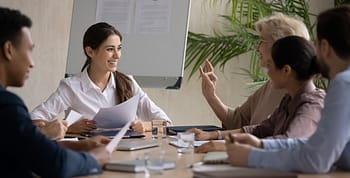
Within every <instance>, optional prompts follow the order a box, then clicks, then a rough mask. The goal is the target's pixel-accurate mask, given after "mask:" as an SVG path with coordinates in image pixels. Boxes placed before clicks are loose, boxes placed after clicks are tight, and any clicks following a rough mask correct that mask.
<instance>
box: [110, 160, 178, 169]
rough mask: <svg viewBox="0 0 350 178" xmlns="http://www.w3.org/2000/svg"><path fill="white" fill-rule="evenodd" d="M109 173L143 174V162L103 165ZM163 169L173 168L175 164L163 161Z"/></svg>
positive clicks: (130, 161)
mask: <svg viewBox="0 0 350 178" xmlns="http://www.w3.org/2000/svg"><path fill="white" fill-rule="evenodd" d="M104 168H105V169H106V170H109V171H123V172H144V171H145V160H143V159H136V160H127V161H112V162H109V163H107V164H106V165H105V167H104ZM163 168H164V169H173V168H175V162H174V161H169V160H165V161H164V164H163Z"/></svg>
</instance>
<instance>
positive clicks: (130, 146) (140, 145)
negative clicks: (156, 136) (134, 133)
mask: <svg viewBox="0 0 350 178" xmlns="http://www.w3.org/2000/svg"><path fill="white" fill-rule="evenodd" d="M157 146H159V143H158V141H157V140H139V139H137V140H121V141H120V142H119V144H118V146H117V150H119V151H133V150H140V149H145V148H152V147H157Z"/></svg>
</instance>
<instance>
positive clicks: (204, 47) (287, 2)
mask: <svg viewBox="0 0 350 178" xmlns="http://www.w3.org/2000/svg"><path fill="white" fill-rule="evenodd" d="M211 2H213V3H212V4H213V5H215V4H216V3H223V2H225V3H227V4H228V5H231V7H232V13H231V15H230V16H221V17H223V18H225V19H226V20H228V21H229V22H230V23H229V24H230V26H229V27H228V28H227V33H226V34H220V33H216V34H215V35H214V36H209V35H206V34H197V33H194V32H189V33H188V40H187V49H186V62H185V68H186V69H187V68H189V67H190V66H191V67H192V69H191V72H190V76H192V75H193V74H194V73H195V72H197V70H198V68H199V66H200V65H201V64H203V62H204V60H205V59H209V60H210V62H211V63H212V64H213V66H217V65H219V66H220V68H221V69H224V66H225V64H226V62H227V61H229V60H232V59H234V58H235V57H237V56H239V55H241V54H244V53H247V52H250V53H251V57H250V67H249V69H242V71H243V73H244V74H245V75H248V76H249V77H250V78H251V79H252V83H253V84H254V85H260V84H262V83H264V81H266V80H267V79H268V78H267V76H266V74H265V73H263V72H261V70H260V65H259V59H258V57H257V54H256V50H255V49H256V45H257V42H258V39H259V37H258V35H257V34H256V33H255V32H254V23H255V22H256V21H257V20H258V19H261V18H263V17H266V16H270V15H272V14H273V13H274V12H282V13H284V14H287V15H290V16H297V17H298V18H300V19H302V20H303V21H304V23H305V25H306V26H307V28H308V29H309V32H310V36H311V37H314V35H313V28H314V24H313V23H312V22H311V19H310V18H311V17H312V16H315V14H312V13H310V12H309V1H307V0H226V1H224V0H212V1H211ZM316 85H318V87H321V88H326V86H327V82H326V81H325V80H319V81H317V82H316Z"/></svg>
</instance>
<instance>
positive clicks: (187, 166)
mask: <svg viewBox="0 0 350 178" xmlns="http://www.w3.org/2000/svg"><path fill="white" fill-rule="evenodd" d="M143 139H152V138H151V136H150V135H149V134H146V137H145V138H143ZM133 140H134V139H133ZM173 140H174V138H169V137H168V138H163V139H157V141H158V142H159V144H160V146H159V147H153V148H147V149H141V150H135V151H114V152H113V155H112V161H115V160H117V161H123V160H132V159H142V158H143V156H144V153H145V152H160V151H165V159H168V160H172V161H174V162H175V163H176V167H175V169H170V170H164V171H163V174H162V175H155V176H153V175H152V176H151V177H165V178H191V177H193V173H192V169H191V165H193V164H195V163H198V162H200V161H201V160H202V158H203V156H204V154H199V153H194V154H178V153H177V149H176V147H174V146H172V145H170V144H169V142H170V141H173ZM116 177H121V178H144V177H145V174H144V173H129V172H117V171H106V170H105V171H103V173H102V174H98V175H90V176H82V178H116ZM298 178H350V172H339V171H336V172H332V173H328V174H299V175H298Z"/></svg>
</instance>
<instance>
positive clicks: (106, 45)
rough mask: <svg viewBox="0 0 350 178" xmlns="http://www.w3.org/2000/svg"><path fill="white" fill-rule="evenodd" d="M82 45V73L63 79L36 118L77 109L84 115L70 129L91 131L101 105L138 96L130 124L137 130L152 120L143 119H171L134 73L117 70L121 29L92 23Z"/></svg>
mask: <svg viewBox="0 0 350 178" xmlns="http://www.w3.org/2000/svg"><path fill="white" fill-rule="evenodd" d="M83 49H84V53H85V56H86V61H85V64H84V66H83V67H82V70H81V73H80V74H78V75H76V76H72V77H69V78H66V79H63V80H62V81H61V83H60V85H59V87H58V89H57V90H56V92H54V93H53V94H52V95H51V96H50V97H49V98H48V99H47V101H45V102H44V103H42V104H40V105H39V106H37V107H36V108H35V109H34V110H33V111H32V113H31V117H32V119H33V120H53V119H54V118H55V117H56V116H57V115H58V114H60V113H61V112H63V111H65V110H74V111H76V112H78V113H80V114H81V115H83V119H80V120H79V121H77V122H76V123H74V124H72V125H71V126H70V127H69V128H68V132H69V133H82V132H88V131H91V130H94V129H96V122H95V121H94V120H92V119H93V117H94V116H95V115H96V113H97V112H98V111H99V109H100V108H108V107H112V106H114V105H116V104H120V103H122V102H124V101H126V100H128V99H129V98H131V97H132V96H138V97H139V100H138V108H137V119H135V121H134V122H133V123H132V125H131V128H132V129H133V130H134V131H136V132H138V133H142V132H144V131H146V126H147V127H148V125H149V126H150V123H149V122H144V121H151V120H154V119H164V120H167V121H168V123H171V121H170V119H169V118H168V116H167V115H166V114H165V113H164V111H162V109H160V108H159V107H158V106H157V105H155V104H154V103H153V101H152V100H151V99H150V98H149V97H148V96H147V94H146V93H145V92H143V90H142V89H141V88H140V87H139V85H138V84H137V83H136V81H135V80H134V79H133V78H132V77H131V76H127V75H125V74H123V73H121V72H119V71H118V70H117V66H118V62H119V59H120V57H121V49H122V36H121V34H120V32H119V31H118V30H116V29H115V28H114V27H113V26H111V25H109V24H107V23H104V22H100V23H96V24H93V25H91V26H90V27H89V28H88V29H87V30H86V32H85V34H84V38H83ZM35 122H36V121H35ZM149 130H150V128H149Z"/></svg>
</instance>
